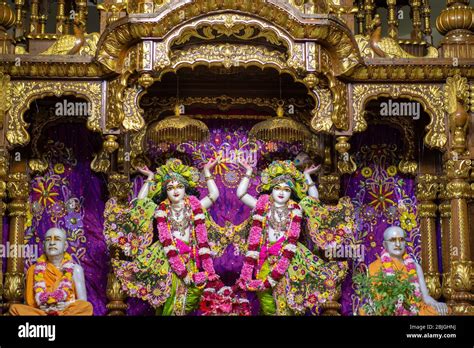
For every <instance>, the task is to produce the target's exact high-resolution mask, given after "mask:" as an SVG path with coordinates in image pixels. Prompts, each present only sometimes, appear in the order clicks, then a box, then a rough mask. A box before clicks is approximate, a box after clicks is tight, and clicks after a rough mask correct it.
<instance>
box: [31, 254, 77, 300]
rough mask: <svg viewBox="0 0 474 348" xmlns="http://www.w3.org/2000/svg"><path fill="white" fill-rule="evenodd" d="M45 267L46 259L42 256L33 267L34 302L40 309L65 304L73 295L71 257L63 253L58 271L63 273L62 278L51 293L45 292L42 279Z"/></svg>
mask: <svg viewBox="0 0 474 348" xmlns="http://www.w3.org/2000/svg"><path fill="white" fill-rule="evenodd" d="M47 266H48V259H47V257H46V255H44V254H43V255H41V256H40V258H39V259H38V262H37V263H36V265H35V270H34V285H33V291H34V294H35V300H36V303H37V304H38V306H40V307H41V306H48V305H53V304H57V303H58V302H65V301H67V299H68V298H69V296H70V295H72V294H73V285H72V276H73V273H74V262H73V261H72V257H71V255H69V254H68V253H64V258H63V261H62V263H61V269H60V271H61V272H63V276H62V277H61V281H60V282H59V285H58V287H57V288H56V290H54V291H51V292H49V291H47V290H46V281H45V279H44V274H45V272H46V268H47Z"/></svg>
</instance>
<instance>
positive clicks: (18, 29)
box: [15, 0, 25, 38]
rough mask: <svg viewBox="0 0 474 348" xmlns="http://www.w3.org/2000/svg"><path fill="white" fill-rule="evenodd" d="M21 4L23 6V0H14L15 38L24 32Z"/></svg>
mask: <svg viewBox="0 0 474 348" xmlns="http://www.w3.org/2000/svg"><path fill="white" fill-rule="evenodd" d="M23 6H25V0H15V13H16V16H15V18H16V23H15V38H20V37H22V36H23V35H24V34H25V22H24V16H23Z"/></svg>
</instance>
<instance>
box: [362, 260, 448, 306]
mask: <svg viewBox="0 0 474 348" xmlns="http://www.w3.org/2000/svg"><path fill="white" fill-rule="evenodd" d="M392 262H393V269H394V270H395V271H400V272H402V273H403V274H402V277H403V278H405V279H406V278H408V270H407V268H406V266H405V265H404V263H403V262H402V261H400V260H398V259H396V258H394V257H393V258H392ZM379 272H382V261H381V260H380V259H379V258H377V260H375V261H374V262H372V263H371V264H370V265H369V275H370V276H371V277H373V276H375V275H376V274H378V273H379ZM361 314H362V315H363V313H361ZM418 315H439V313H438V311H437V310H436V309H435V308H433V307H431V306H429V305H427V304H426V303H424V302H423V301H422V302H421V303H420V311H419V313H418Z"/></svg>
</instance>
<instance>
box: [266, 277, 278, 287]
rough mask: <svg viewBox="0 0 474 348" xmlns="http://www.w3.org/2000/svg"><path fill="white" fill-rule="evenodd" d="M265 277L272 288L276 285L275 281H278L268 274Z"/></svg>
mask: <svg viewBox="0 0 474 348" xmlns="http://www.w3.org/2000/svg"><path fill="white" fill-rule="evenodd" d="M267 279H268V282H269V283H270V285H271V286H272V288H273V287H274V286H275V285H277V283H278V282H277V281H276V280H275V279H273V278H272V277H271V276H268V277H267Z"/></svg>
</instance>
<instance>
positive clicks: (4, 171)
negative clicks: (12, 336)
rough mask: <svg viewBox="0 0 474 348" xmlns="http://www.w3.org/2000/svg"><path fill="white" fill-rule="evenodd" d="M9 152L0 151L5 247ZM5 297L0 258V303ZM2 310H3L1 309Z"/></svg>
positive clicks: (0, 228)
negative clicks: (5, 200)
mask: <svg viewBox="0 0 474 348" xmlns="http://www.w3.org/2000/svg"><path fill="white" fill-rule="evenodd" d="M7 175H8V151H6V150H5V149H2V150H0V245H3V244H4V242H3V217H4V216H5V211H6V208H7V205H6V204H5V202H4V199H5V198H6V196H7V182H6V180H7ZM2 297H3V258H1V257H0V302H3V301H1V300H2ZM0 310H1V308H0Z"/></svg>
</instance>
